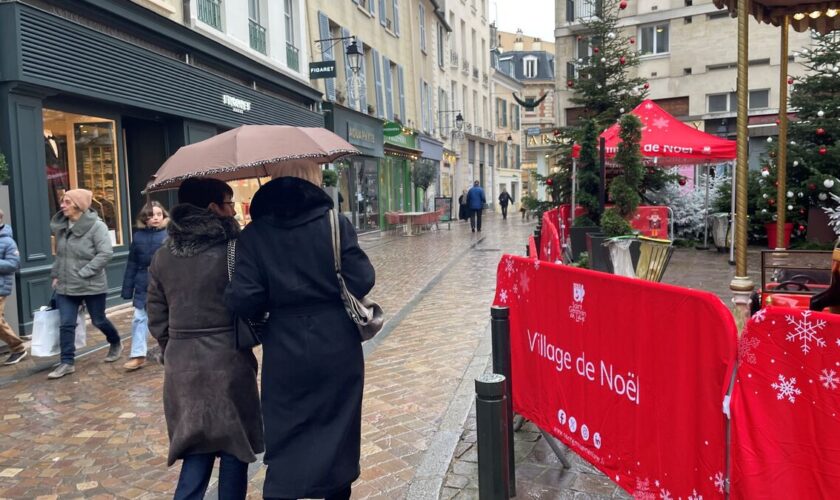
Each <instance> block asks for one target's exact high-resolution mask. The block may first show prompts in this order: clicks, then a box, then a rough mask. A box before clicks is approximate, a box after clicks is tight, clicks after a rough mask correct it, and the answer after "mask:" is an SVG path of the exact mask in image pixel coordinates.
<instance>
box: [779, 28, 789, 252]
mask: <svg viewBox="0 0 840 500" xmlns="http://www.w3.org/2000/svg"><path fill="white" fill-rule="evenodd" d="M789 25H790V16H784V17H783V18H782V26H781V28H782V39H781V43H780V46H781V54H780V58H779V151H778V153H777V155H776V174H777V175H776V180H777V181H778V187H777V188H776V250H783V249H784V248H785V216H786V213H785V211H786V210H787V203H788V201H787V198H786V195H787V147H788V145H787V132H788V120H787V78H788V26H789Z"/></svg>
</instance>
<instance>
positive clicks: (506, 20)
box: [490, 0, 554, 42]
mask: <svg viewBox="0 0 840 500" xmlns="http://www.w3.org/2000/svg"><path fill="white" fill-rule="evenodd" d="M490 20H491V21H496V25H497V26H498V27H499V29H501V30H502V31H509V32H512V33H515V32H516V30H517V29H521V30H522V32H523V33H525V34H526V35H533V36H538V37H540V38H542V39H543V40H545V41H547V42H553V41H554V0H490Z"/></svg>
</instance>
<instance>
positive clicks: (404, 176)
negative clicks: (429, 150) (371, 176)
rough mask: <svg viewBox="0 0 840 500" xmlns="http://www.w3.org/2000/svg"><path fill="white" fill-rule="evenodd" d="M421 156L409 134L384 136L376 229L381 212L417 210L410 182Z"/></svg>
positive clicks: (411, 133) (411, 135)
mask: <svg viewBox="0 0 840 500" xmlns="http://www.w3.org/2000/svg"><path fill="white" fill-rule="evenodd" d="M421 154H422V151H420V150H419V149H418V147H417V138H416V136H415V134H414V132H413V131H409V132H407V133H406V132H404V133H402V134H398V135H395V136H390V137H389V136H386V137H385V157H384V158H383V160H382V163H381V164H380V169H379V192H380V194H381V203H380V211H381V212H382V214H381V216H380V223H381V225H380V227H383V224H384V222H385V212H412V211H414V210H420V208H421V207H420V206H419V205H418V203H417V201H418V200H417V196H416V193H415V190H414V184H413V183H412V182H411V168H412V166H413V165H414V162H415V161H416V160H417V159H418V158H420V155H421Z"/></svg>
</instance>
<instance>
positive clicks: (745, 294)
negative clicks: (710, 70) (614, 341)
mask: <svg viewBox="0 0 840 500" xmlns="http://www.w3.org/2000/svg"><path fill="white" fill-rule="evenodd" d="M749 16H750V0H738V82H737V90H738V120H737V132H738V136H737V140H738V143H737V162H736V164H735V169H736V174H735V176H736V186H735V187H736V189H737V192H736V196H735V199H736V201H735V205H736V207H735V215H736V217H737V222H736V224H735V277H734V278H733V279H732V281H731V282H730V283H729V288H730V290H732V302H734V303H735V321H736V323H737V324H738V325H741V326H742V327H743V325H746V324H747V320H748V319H749V315H750V295H751V294H752V291H753V286H754V285H753V282H752V280H751V279H750V277H749V275H747V171H748V170H749V150H748V149H747V147H748V144H747V143H748V141H749V135H748V130H747V123H748V121H749V114H748V112H749V111H748V105H747V103H748V99H749V82H748V79H749V30H750V24H749V21H750V19H749Z"/></svg>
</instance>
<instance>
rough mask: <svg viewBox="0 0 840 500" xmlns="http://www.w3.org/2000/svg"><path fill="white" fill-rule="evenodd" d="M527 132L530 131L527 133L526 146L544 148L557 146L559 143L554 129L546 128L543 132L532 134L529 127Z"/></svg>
mask: <svg viewBox="0 0 840 500" xmlns="http://www.w3.org/2000/svg"><path fill="white" fill-rule="evenodd" d="M527 132H528V133H527V134H525V147H526V148H542V147H549V146H555V145H556V144H557V142H556V140H555V138H554V131H553V130H546V131H543V132H537V133H536V134H531V133H530V129H529V130H528V131H527Z"/></svg>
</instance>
